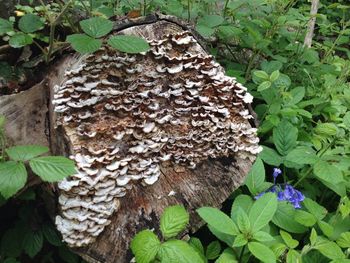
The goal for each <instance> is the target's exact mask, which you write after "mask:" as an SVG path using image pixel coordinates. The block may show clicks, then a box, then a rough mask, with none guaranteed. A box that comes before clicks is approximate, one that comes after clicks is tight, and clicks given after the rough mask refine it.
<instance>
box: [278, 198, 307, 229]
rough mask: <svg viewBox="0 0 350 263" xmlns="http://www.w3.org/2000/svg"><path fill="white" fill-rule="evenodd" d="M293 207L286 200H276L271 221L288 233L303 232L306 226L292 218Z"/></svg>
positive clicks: (293, 213) (293, 214)
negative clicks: (276, 204)
mask: <svg viewBox="0 0 350 263" xmlns="http://www.w3.org/2000/svg"><path fill="white" fill-rule="evenodd" d="M294 216H295V208H294V207H293V206H292V205H291V204H289V203H287V202H278V208H277V211H276V213H275V215H274V217H273V218H272V222H273V223H274V224H275V225H277V226H279V227H280V228H282V229H284V230H287V231H288V232H290V233H304V232H306V231H307V228H306V227H304V226H303V225H301V224H299V223H298V222H296V221H295V220H294Z"/></svg>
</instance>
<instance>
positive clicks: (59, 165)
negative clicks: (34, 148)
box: [29, 156, 76, 182]
mask: <svg viewBox="0 0 350 263" xmlns="http://www.w3.org/2000/svg"><path fill="white" fill-rule="evenodd" d="M29 166H30V168H32V170H33V172H34V173H35V174H37V175H39V176H40V177H41V179H42V180H44V181H46V182H57V181H60V180H62V179H63V178H65V177H67V176H70V175H72V174H74V173H76V170H75V166H74V162H73V161H72V160H69V159H67V158H65V157H62V156H43V157H36V158H34V159H32V160H30V161H29Z"/></svg>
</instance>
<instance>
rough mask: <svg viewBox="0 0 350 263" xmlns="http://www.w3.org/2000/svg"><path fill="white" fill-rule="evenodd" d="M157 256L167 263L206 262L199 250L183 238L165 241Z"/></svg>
mask: <svg viewBox="0 0 350 263" xmlns="http://www.w3.org/2000/svg"><path fill="white" fill-rule="evenodd" d="M157 257H159V259H160V261H161V262H167V263H177V262H181V263H204V261H203V259H202V258H201V257H200V255H199V254H198V253H197V251H196V250H195V249H194V248H192V247H191V246H190V245H189V244H187V243H186V242H185V241H182V240H169V241H167V242H165V243H163V244H162V245H161V247H160V250H159V252H158V255H157ZM136 261H137V259H136ZM137 262H139V261H137ZM140 262H142V261H140ZM145 262H146V261H145Z"/></svg>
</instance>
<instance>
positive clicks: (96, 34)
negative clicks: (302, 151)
mask: <svg viewBox="0 0 350 263" xmlns="http://www.w3.org/2000/svg"><path fill="white" fill-rule="evenodd" d="M79 24H80V26H81V29H82V30H83V31H84V32H85V33H86V34H88V35H89V36H90V37H93V38H100V37H103V36H105V35H107V34H108V33H109V32H111V31H112V29H113V22H112V21H110V20H108V19H106V18H103V17H92V18H89V19H85V20H82V21H80V22H79Z"/></svg>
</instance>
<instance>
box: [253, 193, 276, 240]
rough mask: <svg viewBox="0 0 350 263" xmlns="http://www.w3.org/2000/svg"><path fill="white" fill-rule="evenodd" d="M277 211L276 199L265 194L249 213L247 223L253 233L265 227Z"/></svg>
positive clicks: (274, 196) (272, 195) (271, 194)
mask: <svg viewBox="0 0 350 263" xmlns="http://www.w3.org/2000/svg"><path fill="white" fill-rule="evenodd" d="M276 210H277V197H276V195H275V194H274V193H266V194H264V195H263V196H262V197H260V198H259V199H258V200H256V201H255V203H254V204H253V206H252V208H251V209H250V212H249V221H250V224H251V227H252V231H253V233H255V232H257V231H259V230H260V229H262V228H263V227H264V226H266V225H267V224H268V223H269V222H270V221H271V219H272V218H273V216H274V214H275V212H276Z"/></svg>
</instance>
